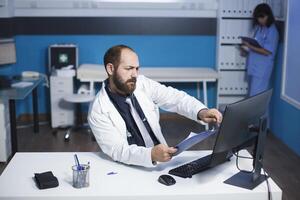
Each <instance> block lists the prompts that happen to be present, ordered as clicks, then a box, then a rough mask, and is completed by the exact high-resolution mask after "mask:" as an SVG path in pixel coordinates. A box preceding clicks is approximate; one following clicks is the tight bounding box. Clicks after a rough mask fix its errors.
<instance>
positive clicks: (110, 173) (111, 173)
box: [107, 172, 118, 175]
mask: <svg viewBox="0 0 300 200" xmlns="http://www.w3.org/2000/svg"><path fill="white" fill-rule="evenodd" d="M115 174H118V173H117V172H109V173H107V175H115Z"/></svg>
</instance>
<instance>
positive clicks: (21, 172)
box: [0, 151, 282, 200]
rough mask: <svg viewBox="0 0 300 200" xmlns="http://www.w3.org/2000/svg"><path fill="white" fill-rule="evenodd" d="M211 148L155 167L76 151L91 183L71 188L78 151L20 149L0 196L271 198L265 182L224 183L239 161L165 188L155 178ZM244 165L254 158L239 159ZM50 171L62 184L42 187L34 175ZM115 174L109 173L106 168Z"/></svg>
mask: <svg viewBox="0 0 300 200" xmlns="http://www.w3.org/2000/svg"><path fill="white" fill-rule="evenodd" d="M208 153H210V151H188V152H184V153H182V154H181V155H179V156H178V157H175V158H173V159H172V161H170V162H169V163H166V164H161V165H158V166H157V167H156V168H153V169H146V168H140V167H134V166H126V165H123V164H120V163H116V162H113V161H111V160H110V159H107V158H106V157H105V156H104V155H102V154H100V153H77V155H78V156H79V159H80V160H81V162H82V163H86V162H88V161H90V162H91V170H90V186H89V187H88V188H84V189H75V188H73V187H72V185H71V183H72V171H71V166H72V165H73V164H74V161H73V154H74V153H71V152H70V153H16V154H15V156H14V157H13V159H12V160H11V162H10V163H9V165H8V166H7V168H6V169H5V171H4V172H3V174H2V175H1V176H0V199H1V200H2V199H8V198H9V199H11V200H12V199H22V200H23V199H39V200H43V199H59V200H62V199H72V200H78V199H82V200H89V199H98V200H99V199H103V200H104V199H105V200H119V199H120V200H124V199H125V200H126V199H128V200H129V199H130V200H135V199H136V200H148V199H149V200H150V199H151V200H153V199H159V200H164V199H166V200H167V199H170V200H171V199H172V200H179V199H184V200H186V199H189V200H193V199H197V200H199V199H201V200H218V199H220V200H221V199H222V200H254V199H255V200H262V199H265V200H266V199H267V186H266V183H265V182H263V183H262V184H260V185H259V186H258V187H256V188H255V189H254V190H253V191H251V190H246V189H241V188H237V187H233V186H230V185H226V184H224V183H223V181H224V180H225V179H227V178H229V177H231V176H232V175H234V174H235V173H237V172H238V171H237V169H236V167H235V159H232V160H231V162H227V163H225V164H223V165H220V166H218V167H215V168H213V169H210V170H208V171H205V172H202V173H200V174H197V175H195V176H193V178H191V179H189V178H188V179H183V178H179V177H175V176H174V177H175V179H176V181H177V183H176V184H175V185H173V186H165V185H162V184H160V183H158V182H157V178H158V177H159V175H161V174H164V173H167V172H168V171H169V169H170V168H173V167H175V166H178V165H181V164H182V163H185V162H187V161H190V160H194V159H196V158H199V157H201V156H204V155H207V154H208ZM240 163H241V166H243V165H248V166H249V165H251V164H250V163H251V161H250V160H247V159H240ZM48 170H51V171H53V173H54V175H55V176H57V178H58V180H59V184H60V185H59V187H56V188H51V189H46V190H38V189H37V188H36V186H35V183H34V181H33V179H32V177H33V174H34V172H44V171H48ZM111 171H114V172H117V173H118V174H116V175H107V173H108V172H111ZM269 182H270V185H271V191H272V194H273V200H280V199H281V195H282V192H281V190H280V188H279V187H278V186H277V185H276V184H275V183H274V182H273V181H272V180H271V179H269Z"/></svg>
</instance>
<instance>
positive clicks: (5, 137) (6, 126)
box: [0, 99, 12, 162]
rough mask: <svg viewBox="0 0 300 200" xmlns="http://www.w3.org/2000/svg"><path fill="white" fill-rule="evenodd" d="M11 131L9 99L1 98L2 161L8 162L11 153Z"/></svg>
mask: <svg viewBox="0 0 300 200" xmlns="http://www.w3.org/2000/svg"><path fill="white" fill-rule="evenodd" d="M11 150H12V148H11V133H10V121H9V110H8V101H7V100H1V99H0V162H6V161H7V159H8V158H9V156H10V155H11V152H12V151H11Z"/></svg>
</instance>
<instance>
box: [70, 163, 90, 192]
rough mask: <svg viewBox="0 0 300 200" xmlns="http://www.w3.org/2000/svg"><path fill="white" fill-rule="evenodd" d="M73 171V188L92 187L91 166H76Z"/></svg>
mask: <svg viewBox="0 0 300 200" xmlns="http://www.w3.org/2000/svg"><path fill="white" fill-rule="evenodd" d="M72 170H73V187H74V188H83V187H89V185H90V166H89V165H84V164H83V165H80V167H79V166H77V165H74V166H72Z"/></svg>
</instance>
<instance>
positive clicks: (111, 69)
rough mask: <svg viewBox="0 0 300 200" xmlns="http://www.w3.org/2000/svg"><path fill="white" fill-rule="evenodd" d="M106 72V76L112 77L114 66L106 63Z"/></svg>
mask: <svg viewBox="0 0 300 200" xmlns="http://www.w3.org/2000/svg"><path fill="white" fill-rule="evenodd" d="M105 68H106V71H107V73H108V75H113V73H114V71H115V68H114V65H113V64H112V63H107V65H106V66H105Z"/></svg>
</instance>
